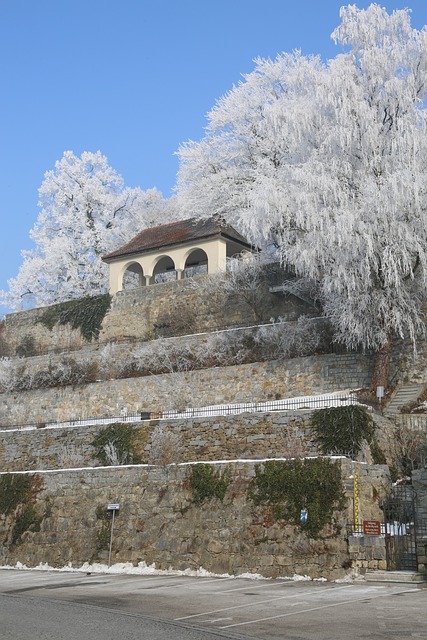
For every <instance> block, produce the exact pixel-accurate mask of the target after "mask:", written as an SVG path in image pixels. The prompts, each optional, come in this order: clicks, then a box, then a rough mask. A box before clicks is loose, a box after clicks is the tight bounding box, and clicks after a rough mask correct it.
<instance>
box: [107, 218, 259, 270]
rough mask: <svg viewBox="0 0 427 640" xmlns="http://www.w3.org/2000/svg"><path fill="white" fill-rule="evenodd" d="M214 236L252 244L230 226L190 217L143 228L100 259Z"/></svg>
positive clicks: (246, 244) (123, 255)
mask: <svg viewBox="0 0 427 640" xmlns="http://www.w3.org/2000/svg"><path fill="white" fill-rule="evenodd" d="M215 236H218V237H224V238H227V239H229V240H233V241H235V242H238V243H239V244H241V245H243V246H244V247H246V248H250V247H251V246H252V245H250V244H249V243H248V241H247V240H246V239H245V238H244V237H243V236H241V235H240V233H238V232H237V231H235V230H234V229H233V228H232V227H229V226H227V225H222V224H220V223H219V222H216V221H215V220H213V219H209V220H195V219H193V218H191V219H190V220H180V221H179V222H172V223H170V224H164V225H162V226H160V227H150V228H149V229H144V231H141V232H140V233H138V235H136V236H135V237H134V238H132V240H130V241H129V242H128V243H126V244H125V245H123V246H122V247H120V248H119V249H116V251H112V252H111V253H107V254H106V255H105V256H102V259H103V260H105V261H106V262H110V261H113V260H115V259H118V258H122V257H125V256H129V255H133V254H137V253H145V252H147V251H154V250H155V249H162V248H163V247H171V246H173V245H177V244H183V243H185V242H192V241H195V240H202V239H203V240H204V239H206V238H210V237H215Z"/></svg>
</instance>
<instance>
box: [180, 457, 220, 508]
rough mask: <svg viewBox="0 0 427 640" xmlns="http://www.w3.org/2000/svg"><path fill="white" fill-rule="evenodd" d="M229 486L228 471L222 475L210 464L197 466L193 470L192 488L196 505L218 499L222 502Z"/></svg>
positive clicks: (191, 477)
mask: <svg viewBox="0 0 427 640" xmlns="http://www.w3.org/2000/svg"><path fill="white" fill-rule="evenodd" d="M229 484H230V478H229V474H228V473H227V471H224V472H223V473H221V471H220V470H219V469H214V468H213V467H212V465H210V464H196V465H194V466H193V467H192V468H191V475H190V486H191V490H192V492H193V502H194V504H196V505H200V504H202V502H204V501H205V500H211V499H212V498H218V500H221V502H222V501H223V500H224V496H225V493H226V491H227V488H228V485H229Z"/></svg>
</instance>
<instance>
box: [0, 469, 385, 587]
mask: <svg viewBox="0 0 427 640" xmlns="http://www.w3.org/2000/svg"><path fill="white" fill-rule="evenodd" d="M340 464H341V467H342V476H343V479H344V481H345V482H346V483H347V484H348V483H350V485H351V481H350V478H351V476H352V474H353V472H354V468H355V467H354V463H351V462H349V461H348V460H346V459H341V461H340ZM214 468H215V469H216V470H218V469H219V470H220V472H221V473H222V472H224V471H225V469H227V473H228V474H229V478H230V484H229V485H228V487H227V491H226V493H225V497H224V500H223V501H222V502H221V501H220V500H219V499H218V498H211V499H207V500H205V501H203V502H202V503H201V504H196V503H195V502H194V499H193V495H192V491H191V487H190V483H189V474H190V473H191V465H178V466H177V465H171V466H166V467H149V466H143V465H142V466H136V467H122V468H105V467H104V468H98V469H80V470H79V469H76V470H74V471H54V472H37V473H36V474H35V476H34V477H35V479H36V480H37V491H33V494H32V497H31V500H32V508H33V512H34V514H35V518H36V520H37V526H34V527H30V530H28V531H26V532H24V533H23V534H22V536H21V538H19V539H18V541H17V542H16V543H15V544H11V543H10V540H11V536H12V533H13V527H14V521H15V522H16V515H14V514H13V513H9V515H8V516H5V514H4V513H3V514H1V516H0V536H1V540H2V541H3V543H2V546H1V547H0V562H1V563H2V564H3V565H14V564H15V563H16V562H17V561H19V562H21V563H24V564H26V565H27V566H37V565H38V564H39V563H48V564H49V565H52V566H57V567H61V566H64V565H66V564H67V563H72V564H73V566H75V567H78V566H81V565H82V564H83V563H84V562H91V561H101V562H106V561H107V559H108V545H109V534H110V523H111V520H108V519H106V517H105V516H106V511H105V509H106V506H107V504H108V503H111V502H118V503H119V504H120V512H119V514H118V516H117V517H116V518H115V528H114V538H113V549H112V562H132V563H134V564H138V563H139V562H146V563H147V564H153V563H155V565H156V567H157V568H161V569H168V568H169V567H173V568H175V569H180V570H183V569H187V568H192V569H196V568H199V567H203V568H204V569H206V570H208V571H211V572H215V573H229V574H239V573H243V572H251V573H260V574H261V575H263V576H293V575H294V574H299V575H309V576H311V577H313V578H315V577H326V578H330V579H334V578H338V577H342V576H343V575H344V574H345V572H346V569H345V567H348V549H347V542H346V531H345V523H346V521H347V519H349V518H351V510H352V503H351V499H348V500H347V507H346V508H345V509H344V511H342V512H338V513H336V514H335V515H336V517H337V521H338V524H339V525H340V528H338V532H336V531H334V530H333V529H332V527H325V530H324V531H323V532H322V536H321V538H319V539H318V540H313V539H310V538H308V537H307V536H306V534H305V533H303V532H301V530H300V528H299V527H296V526H293V525H290V524H286V523H285V522H283V521H278V522H275V521H274V519H272V517H271V511H270V509H269V508H268V507H255V506H254V504H253V502H252V501H251V499H250V498H249V496H248V488H249V485H250V482H251V480H252V478H253V477H254V469H255V463H254V462H253V461H247V462H245V461H241V462H234V463H228V464H216V465H214ZM366 474H367V475H366V480H367V481H369V483H370V484H371V486H372V487H374V486H375V487H376V489H377V490H379V489H380V486H381V482H382V481H383V480H384V477H385V475H384V474H385V471H384V469H383V470H382V474H381V473H379V469H378V467H372V468H369V467H366ZM381 475H382V477H381ZM34 494H36V495H34ZM347 497H348V498H350V496H349V495H348V496H347ZM371 508H372V509H373V506H372V507H371ZM371 513H372V512H371Z"/></svg>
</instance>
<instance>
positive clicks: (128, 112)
mask: <svg viewBox="0 0 427 640" xmlns="http://www.w3.org/2000/svg"><path fill="white" fill-rule="evenodd" d="M342 4H346V3H345V2H342V0H341V1H338V0H299V1H298V2H295V0H264V1H263V2H260V1H259V0H120V1H119V0H0V79H1V91H2V100H1V106H0V115H1V117H0V140H1V150H2V153H1V155H0V193H1V202H2V212H1V222H2V225H1V235H0V289H6V288H7V280H8V279H9V278H11V277H13V276H15V275H16V274H17V272H18V269H19V266H20V264H21V262H22V259H21V255H20V251H21V249H25V248H31V247H32V243H31V241H30V239H29V235H28V234H29V230H30V229H31V227H32V226H33V225H34V222H35V221H36V218H37V215H38V212H39V210H38V206H37V200H38V188H39V187H40V185H41V183H42V181H43V175H44V173H45V171H48V170H49V169H52V168H53V167H54V164H55V162H56V160H59V159H60V158H61V156H62V154H63V152H64V151H66V150H72V151H74V153H75V154H78V155H80V154H81V153H82V152H83V151H97V150H100V151H101V152H102V153H103V154H104V155H106V156H107V157H108V160H109V163H110V165H111V166H112V167H113V168H114V169H115V170H116V171H118V172H119V173H120V174H121V175H122V176H123V178H124V180H125V183H126V185H128V186H132V187H136V186H139V187H141V188H142V189H148V188H150V187H157V188H158V189H159V190H160V191H162V192H163V194H164V195H165V196H169V195H170V194H171V191H172V189H173V186H174V184H175V177H176V172H177V167H178V163H177V158H176V156H175V155H174V153H175V151H176V150H177V148H178V146H179V144H180V143H182V142H184V141H185V140H188V139H193V140H198V139H200V138H201V137H202V135H203V127H204V125H205V114H206V113H207V112H208V111H209V110H210V109H211V108H212V106H213V105H214V103H215V100H216V99H217V98H219V97H220V96H221V95H223V94H224V93H225V92H226V91H228V90H229V89H230V88H231V87H232V86H233V84H236V83H237V82H238V81H239V79H240V77H241V74H242V73H247V72H250V71H251V70H252V69H253V66H254V65H253V59H254V58H255V57H257V56H262V57H275V56H276V54H277V53H279V52H282V51H292V50H293V49H301V50H302V52H303V53H305V54H306V53H316V54H317V53H320V54H321V55H322V57H323V58H325V59H327V58H331V57H333V56H335V55H336V54H337V53H338V52H339V51H338V48H337V47H335V45H334V44H333V43H332V41H331V40H330V33H331V32H332V30H333V29H334V28H335V26H336V25H337V24H339V22H340V19H339V8H340V6H341V5H342ZM356 4H357V6H358V7H360V8H365V7H367V6H368V5H369V4H370V2H369V1H368V2H365V1H362V0H359V1H357V2H356ZM379 4H382V5H383V6H385V7H386V8H387V9H388V10H389V11H392V10H393V9H396V8H403V7H405V6H408V7H410V8H411V9H412V24H413V26H415V27H416V28H421V27H422V26H423V25H424V24H427V0H406V1H405V0H402V1H398V0H385V1H383V2H379ZM135 231H136V232H137V230H135ZM5 312H7V310H6V309H4V308H2V307H0V317H1V315H2V314H3V313H5Z"/></svg>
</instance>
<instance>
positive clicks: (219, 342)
mask: <svg viewBox="0 0 427 640" xmlns="http://www.w3.org/2000/svg"><path fill="white" fill-rule="evenodd" d="M252 351H253V342H252V339H251V337H250V336H248V335H247V334H245V333H244V332H242V331H223V332H220V333H211V334H209V335H208V336H207V337H206V340H205V341H204V342H203V343H202V344H201V345H198V347H197V348H196V349H195V358H196V361H197V363H198V365H199V366H201V367H224V366H231V365H235V364H243V363H245V362H247V361H248V359H249V358H250V355H251V352H252Z"/></svg>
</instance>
